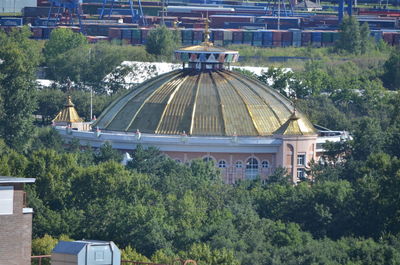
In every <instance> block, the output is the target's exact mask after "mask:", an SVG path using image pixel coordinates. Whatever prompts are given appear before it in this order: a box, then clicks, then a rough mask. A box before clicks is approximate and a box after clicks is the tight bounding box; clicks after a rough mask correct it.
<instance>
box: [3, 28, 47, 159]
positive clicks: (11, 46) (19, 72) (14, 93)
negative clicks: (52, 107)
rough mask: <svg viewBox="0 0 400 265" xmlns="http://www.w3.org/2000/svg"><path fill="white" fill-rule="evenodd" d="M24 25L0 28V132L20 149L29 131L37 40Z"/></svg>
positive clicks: (37, 52)
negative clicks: (5, 30)
mask: <svg viewBox="0 0 400 265" xmlns="http://www.w3.org/2000/svg"><path fill="white" fill-rule="evenodd" d="M29 36H30V31H29V30H28V29H27V28H22V29H21V30H17V29H15V30H13V31H12V32H11V33H10V34H9V35H6V34H5V33H4V32H1V31H0V136H2V137H3V138H4V141H5V142H6V143H7V144H8V145H9V146H11V147H13V148H15V149H16V150H18V151H24V150H26V148H27V147H28V146H29V144H30V139H31V137H32V134H33V124H32V122H33V116H32V113H33V111H34V110H35V108H36V100H35V97H34V89H35V83H34V80H35V73H36V67H37V65H38V63H39V60H40V57H39V56H38V54H40V53H39V50H38V46H37V44H36V43H35V42H34V41H33V40H30V39H28V37H29Z"/></svg>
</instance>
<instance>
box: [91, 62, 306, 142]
mask: <svg viewBox="0 0 400 265" xmlns="http://www.w3.org/2000/svg"><path fill="white" fill-rule="evenodd" d="M291 114H292V105H291V102H290V101H289V100H288V99H287V98H286V97H284V96H282V95H281V94H279V93H278V92H277V91H275V90H274V89H271V88H269V87H268V86H266V85H264V84H263V83H260V82H258V81H256V80H253V79H250V78H248V77H246V76H244V75H241V74H239V73H235V72H231V71H227V70H202V71H198V70H194V69H184V70H177V71H173V72H169V73H166V74H163V75H160V76H158V77H156V78H153V79H150V80H148V81H146V82H144V83H142V84H141V85H140V86H138V87H137V88H135V89H133V90H130V91H129V92H127V94H126V95H124V96H122V97H120V98H119V99H117V100H115V101H114V102H113V103H112V104H111V105H110V106H109V107H108V108H107V109H106V110H105V111H104V112H103V113H102V114H101V116H100V117H99V118H98V119H97V121H96V122H95V123H94V124H93V128H96V127H98V128H99V129H101V130H106V131H122V132H136V130H139V131H140V132H143V133H153V134H181V133H182V132H183V131H185V132H186V133H187V134H188V135H199V136H206V135H207V136H232V135H239V136H268V135H273V134H274V132H275V131H277V130H278V129H279V128H280V127H281V126H282V125H284V124H285V122H287V121H288V119H289V118H290V116H291ZM298 115H299V117H301V121H302V126H305V127H306V128H307V130H308V131H313V130H314V129H313V126H312V124H311V123H310V122H309V121H308V119H307V118H306V117H305V116H304V115H302V114H301V113H298Z"/></svg>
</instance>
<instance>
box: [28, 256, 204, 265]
mask: <svg viewBox="0 0 400 265" xmlns="http://www.w3.org/2000/svg"><path fill="white" fill-rule="evenodd" d="M50 258H51V255H39V256H31V261H32V264H37V265H42V261H44V260H47V259H50ZM35 261H38V263H36V262H35ZM121 264H133V265H197V262H196V261H194V260H191V259H188V260H183V259H176V260H174V261H173V262H172V263H171V264H161V263H152V262H141V261H132V260H121Z"/></svg>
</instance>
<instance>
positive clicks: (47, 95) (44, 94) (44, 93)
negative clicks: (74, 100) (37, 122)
mask: <svg viewBox="0 0 400 265" xmlns="http://www.w3.org/2000/svg"><path fill="white" fill-rule="evenodd" d="M36 98H37V102H38V108H37V109H36V111H35V114H38V115H41V116H42V122H43V124H46V123H47V124H48V123H49V122H50V121H51V120H52V119H54V118H55V117H56V115H57V113H58V112H59V111H60V110H61V109H62V108H63V107H64V104H65V100H66V95H65V94H64V93H63V92H62V91H61V90H59V89H43V90H37V91H36Z"/></svg>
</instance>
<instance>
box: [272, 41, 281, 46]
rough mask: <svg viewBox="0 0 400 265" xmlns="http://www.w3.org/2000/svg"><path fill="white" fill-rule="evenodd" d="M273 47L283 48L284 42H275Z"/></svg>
mask: <svg viewBox="0 0 400 265" xmlns="http://www.w3.org/2000/svg"><path fill="white" fill-rule="evenodd" d="M272 46H273V47H281V46H282V42H280V41H273V42H272Z"/></svg>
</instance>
